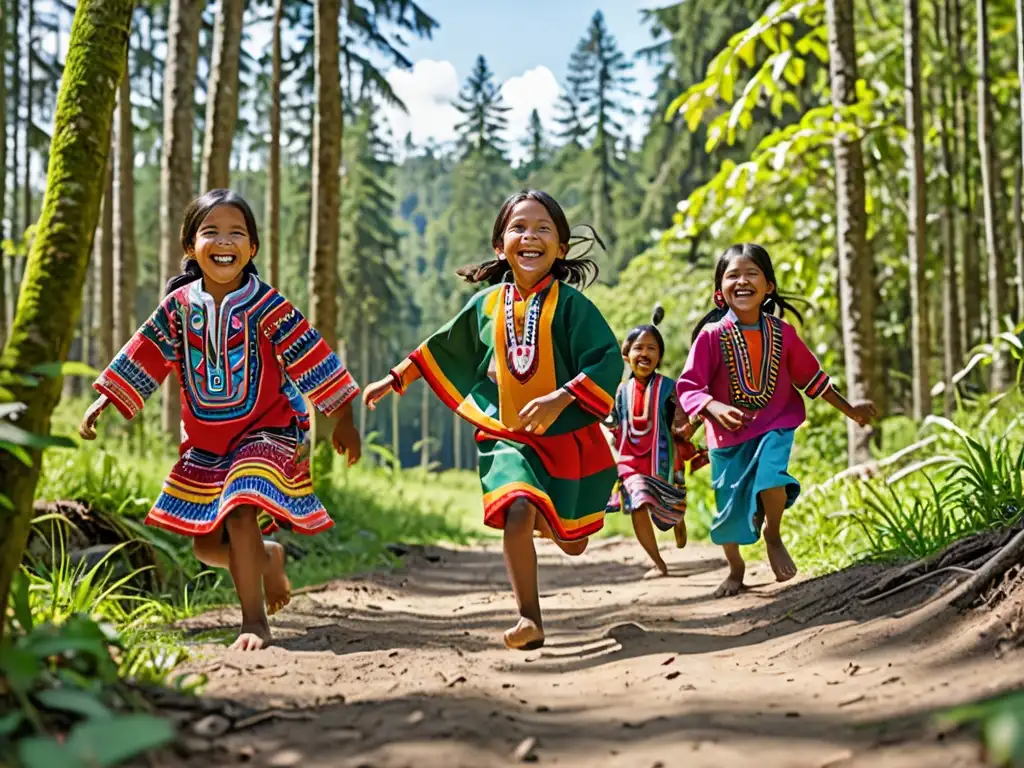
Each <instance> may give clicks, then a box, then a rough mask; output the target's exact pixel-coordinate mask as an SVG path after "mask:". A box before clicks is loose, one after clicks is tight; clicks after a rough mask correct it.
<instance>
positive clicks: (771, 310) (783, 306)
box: [690, 243, 804, 342]
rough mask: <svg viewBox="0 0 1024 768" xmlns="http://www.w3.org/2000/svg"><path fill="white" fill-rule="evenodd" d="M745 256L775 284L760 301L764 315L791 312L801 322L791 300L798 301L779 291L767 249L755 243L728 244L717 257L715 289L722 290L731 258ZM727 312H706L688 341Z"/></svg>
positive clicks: (721, 310) (692, 339)
mask: <svg viewBox="0 0 1024 768" xmlns="http://www.w3.org/2000/svg"><path fill="white" fill-rule="evenodd" d="M740 257H745V258H748V259H750V260H751V261H752V262H754V264H756V265H757V268H758V269H760V270H761V271H762V272H763V273H764V277H765V280H766V281H767V282H769V283H771V284H772V285H773V286H775V288H774V290H773V291H772V292H771V293H769V294H768V295H767V296H765V297H764V301H762V302H761V311H762V312H763V313H764V314H766V315H773V314H775V310H776V309H777V310H778V311H779V317H782V316H783V315H784V314H785V313H786V312H792V313H793V315H794V316H795V317H796V319H797V320H799V321H800V322H803V320H804V319H803V317H801V315H800V312H799V311H798V310H797V308H796V307H794V306H793V304H792V302H793V301H799V299H796V298H794V297H792V296H790V297H788V298H787V297H785V296H783V295H782V294H780V293H779V286H778V283H777V282H776V280H775V267H773V266H772V257H771V256H769V255H768V251H766V250H765V249H764V248H762V247H761V246H760V245H758V244H757V243H741V244H739V245H730V246H729V247H728V248H727V249H726V250H725V253H723V254H722V255H721V256H719V257H718V263H717V264H715V291H716V292H717V291H720V290H722V277H723V276H724V275H725V270H727V269H728V268H729V264H730V263H731V262H732V260H733V259H738V258H740ZM727 314H729V308H728V307H715V308H714V309H712V310H711V311H710V312H708V313H707V314H706V315H704V317H702V318H701V319H700V322H698V323H697V327H696V328H694V329H693V335H691V336H690V341H691V342H693V341H696V340H697V336H698V334H699V333H700V331H701V328H703V327H704V326H705V325H707V324H708V323H717V322H718V321H719V320H721V319H722V318H723V317H725V316H726V315H727Z"/></svg>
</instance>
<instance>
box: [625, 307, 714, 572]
mask: <svg viewBox="0 0 1024 768" xmlns="http://www.w3.org/2000/svg"><path fill="white" fill-rule="evenodd" d="M664 316H665V312H664V310H663V309H662V308H661V305H658V306H657V307H656V308H655V310H654V316H653V318H652V319H651V323H650V324H649V325H640V326H637V327H636V328H634V329H633V330H632V331H630V332H629V334H627V336H626V340H625V341H624V342H623V344H622V357H623V359H625V361H626V362H627V363H628V364H629V368H630V375H629V379H628V380H627V381H625V382H624V383H622V384H620V385H619V389H618V392H617V393H616V395H615V407H614V408H613V409H612V413H611V416H610V417H609V419H608V421H607V422H606V424H607V425H608V426H609V427H610V428H611V430H612V435H613V437H614V440H615V446H616V450H617V451H618V476H619V483H618V486H617V488H616V489H615V491H614V492H613V493H612V498H611V500H610V501H609V502H608V512H619V511H621V512H625V513H627V514H629V515H631V516H632V520H633V531H634V532H635V533H636V539H637V541H639V542H640V546H642V547H643V548H644V551H645V552H646V553H647V554H648V555H649V556H650V558H651V560H653V561H654V567H653V568H651V570H649V571H648V572H647V573H646V574H644V578H645V579H649V578H658V577H660V576H667V575H668V566H667V565H665V561H664V559H662V557H661V553H660V552H658V541H657V538H656V537H655V533H654V526H657V528H658V530H661V531H668V530H672V531H673V532H674V534H675V540H676V546H677V547H678V548H680V549H682V548H683V547H684V546H686V520H685V518H684V515H685V514H686V476H685V471H686V468H685V462H687V461H689V462H691V470H696V469H699V468H700V467H702V466H704V465H705V464H706V463H707V453H706V452H704V451H698V450H697V448H696V447H695V446H694V445H693V443H691V442H690V438H691V437H693V431H694V427H693V425H692V424H691V423H690V421H689V419H687V418H686V414H685V413H683V411H682V409H681V408H679V407H678V402H677V400H676V393H675V386H674V382H673V381H672V380H671V379H669V378H668V377H666V376H663V375H662V374H660V373H658V366H659V365H660V364H661V359H662V357H663V356H664V354H665V340H664V339H663V338H662V335H661V331H659V330H658V324H659V323H660V322H661V320H662V319H663V318H664ZM652 523H653V525H652Z"/></svg>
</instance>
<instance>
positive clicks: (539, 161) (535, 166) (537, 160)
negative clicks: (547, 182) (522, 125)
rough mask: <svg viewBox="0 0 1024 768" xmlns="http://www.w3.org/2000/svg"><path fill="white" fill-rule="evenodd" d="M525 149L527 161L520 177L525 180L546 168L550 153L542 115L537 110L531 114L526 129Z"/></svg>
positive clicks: (523, 165) (521, 168)
mask: <svg viewBox="0 0 1024 768" xmlns="http://www.w3.org/2000/svg"><path fill="white" fill-rule="evenodd" d="M523 148H524V149H525V150H526V159H525V160H523V163H522V165H521V166H520V176H522V178H524V179H525V178H527V177H528V176H530V175H531V174H533V173H536V172H537V171H539V170H540V169H541V168H543V167H544V165H545V164H546V163H547V161H548V155H549V153H550V149H549V147H548V141H547V137H546V136H545V135H544V125H543V123H541V121H540V113H539V112H538V111H537V110H536V109H534V110H533V111H532V112H530V122H529V123H528V124H527V127H526V139H525V140H524V141H523Z"/></svg>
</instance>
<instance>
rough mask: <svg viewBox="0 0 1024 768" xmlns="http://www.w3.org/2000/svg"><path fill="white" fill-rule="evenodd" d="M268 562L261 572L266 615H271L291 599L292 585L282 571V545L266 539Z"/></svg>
mask: <svg viewBox="0 0 1024 768" xmlns="http://www.w3.org/2000/svg"><path fill="white" fill-rule="evenodd" d="M265 546H266V547H268V548H269V550H270V552H269V553H268V554H269V558H270V562H269V563H268V564H267V570H266V572H265V573H264V574H263V595H264V600H265V601H266V604H267V615H268V616H273V615H274V614H275V613H277V612H278V611H280V610H281V609H282V608H284V607H285V606H286V605H288V603H290V602H291V600H292V585H291V582H290V581H288V575H287V574H286V573H285V572H284V547H282V546H281V545H280V544H278V543H276V542H273V541H268V542H266V543H265Z"/></svg>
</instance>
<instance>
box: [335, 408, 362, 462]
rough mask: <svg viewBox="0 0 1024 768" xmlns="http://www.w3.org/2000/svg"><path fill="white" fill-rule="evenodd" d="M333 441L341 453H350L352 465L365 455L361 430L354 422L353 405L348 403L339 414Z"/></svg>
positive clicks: (336, 449) (349, 459)
mask: <svg viewBox="0 0 1024 768" xmlns="http://www.w3.org/2000/svg"><path fill="white" fill-rule="evenodd" d="M331 443H332V444H333V445H334V450H335V451H337V452H338V454H339V455H342V456H344V455H345V454H348V466H350V467H351V466H352V465H353V464H355V463H356V462H357V461H359V457H360V456H362V455H363V441H362V438H361V437H360V436H359V430H358V429H356V427H355V424H353V423H352V405H351V404H349V405H346V406H345V407H344V408H342V409H341V412H340V413H339V414H338V420H337V421H336V422H335V424H334V431H333V432H332V433H331Z"/></svg>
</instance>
